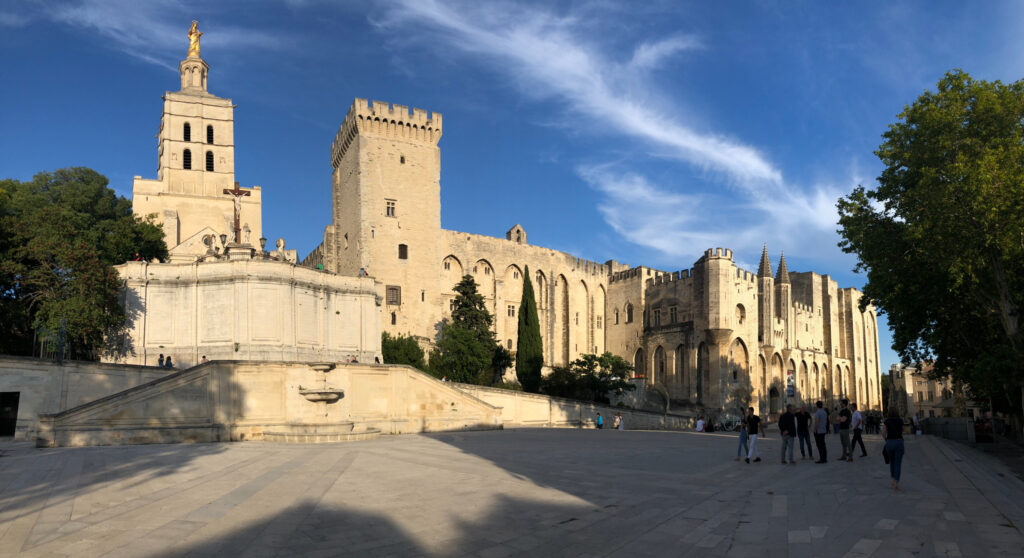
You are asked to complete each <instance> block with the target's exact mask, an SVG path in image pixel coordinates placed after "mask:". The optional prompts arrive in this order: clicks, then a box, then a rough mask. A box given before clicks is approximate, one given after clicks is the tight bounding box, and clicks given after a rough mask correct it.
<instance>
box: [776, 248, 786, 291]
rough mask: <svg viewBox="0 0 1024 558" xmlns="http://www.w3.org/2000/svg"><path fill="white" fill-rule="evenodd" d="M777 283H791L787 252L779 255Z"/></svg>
mask: <svg viewBox="0 0 1024 558" xmlns="http://www.w3.org/2000/svg"><path fill="white" fill-rule="evenodd" d="M775 284H776V285H782V284H786V285H788V284H789V270H788V269H786V253H785V252H783V253H782V255H781V256H779V274H778V275H776V276H775Z"/></svg>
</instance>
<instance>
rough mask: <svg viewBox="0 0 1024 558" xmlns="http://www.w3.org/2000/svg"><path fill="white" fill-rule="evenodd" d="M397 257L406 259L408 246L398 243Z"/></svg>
mask: <svg viewBox="0 0 1024 558" xmlns="http://www.w3.org/2000/svg"><path fill="white" fill-rule="evenodd" d="M398 259H400V260H408V259H409V246H408V245H406V244H399V245H398Z"/></svg>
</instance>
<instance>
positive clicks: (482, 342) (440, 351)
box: [430, 275, 498, 384]
mask: <svg viewBox="0 0 1024 558" xmlns="http://www.w3.org/2000/svg"><path fill="white" fill-rule="evenodd" d="M493 323H494V317H493V316H491V313H490V312H488V311H487V305H486V302H485V301H484V297H483V296H482V295H481V294H480V293H479V292H477V288H476V281H474V280H473V276H472V275H466V276H464V277H463V278H462V280H461V281H459V283H458V284H457V285H455V301H454V305H453V307H452V319H451V321H450V322H448V323H445V324H444V325H443V326H442V327H441V336H440V338H439V339H438V341H437V357H436V360H437V364H436V365H435V364H434V361H435V358H434V356H433V355H432V356H431V363H430V364H431V368H432V369H433V370H434V374H435V375H441V376H442V377H445V376H446V377H447V378H448V379H449V380H451V381H453V382H465V383H476V384H482V383H490V381H489V380H490V376H491V366H492V363H493V362H494V352H495V350H496V348H497V347H498V344H497V342H496V341H495V339H494V332H493V331H491V324H493Z"/></svg>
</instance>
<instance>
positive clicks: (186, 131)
mask: <svg viewBox="0 0 1024 558" xmlns="http://www.w3.org/2000/svg"><path fill="white" fill-rule="evenodd" d="M181 138H182V139H183V140H185V141H192V126H191V125H190V124H189V123H188V122H186V123H185V125H184V126H182V132H181Z"/></svg>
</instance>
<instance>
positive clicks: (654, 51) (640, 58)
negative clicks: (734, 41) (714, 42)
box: [630, 35, 703, 69]
mask: <svg viewBox="0 0 1024 558" xmlns="http://www.w3.org/2000/svg"><path fill="white" fill-rule="evenodd" d="M702 46H703V45H702V44H701V42H700V41H699V40H697V38H696V37H693V36H690V35H677V36H674V37H668V38H667V39H662V40H660V41H654V42H649V43H642V44H641V45H640V46H638V47H636V50H635V51H633V60H631V61H630V64H631V65H632V66H635V67H637V68H645V69H650V68H657V67H658V66H660V65H661V64H662V63H663V62H664V61H665V60H666V59H668V58H671V57H672V56H673V55H675V54H677V53H679V52H683V51H687V50H694V49H698V48H701V47H702Z"/></svg>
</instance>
